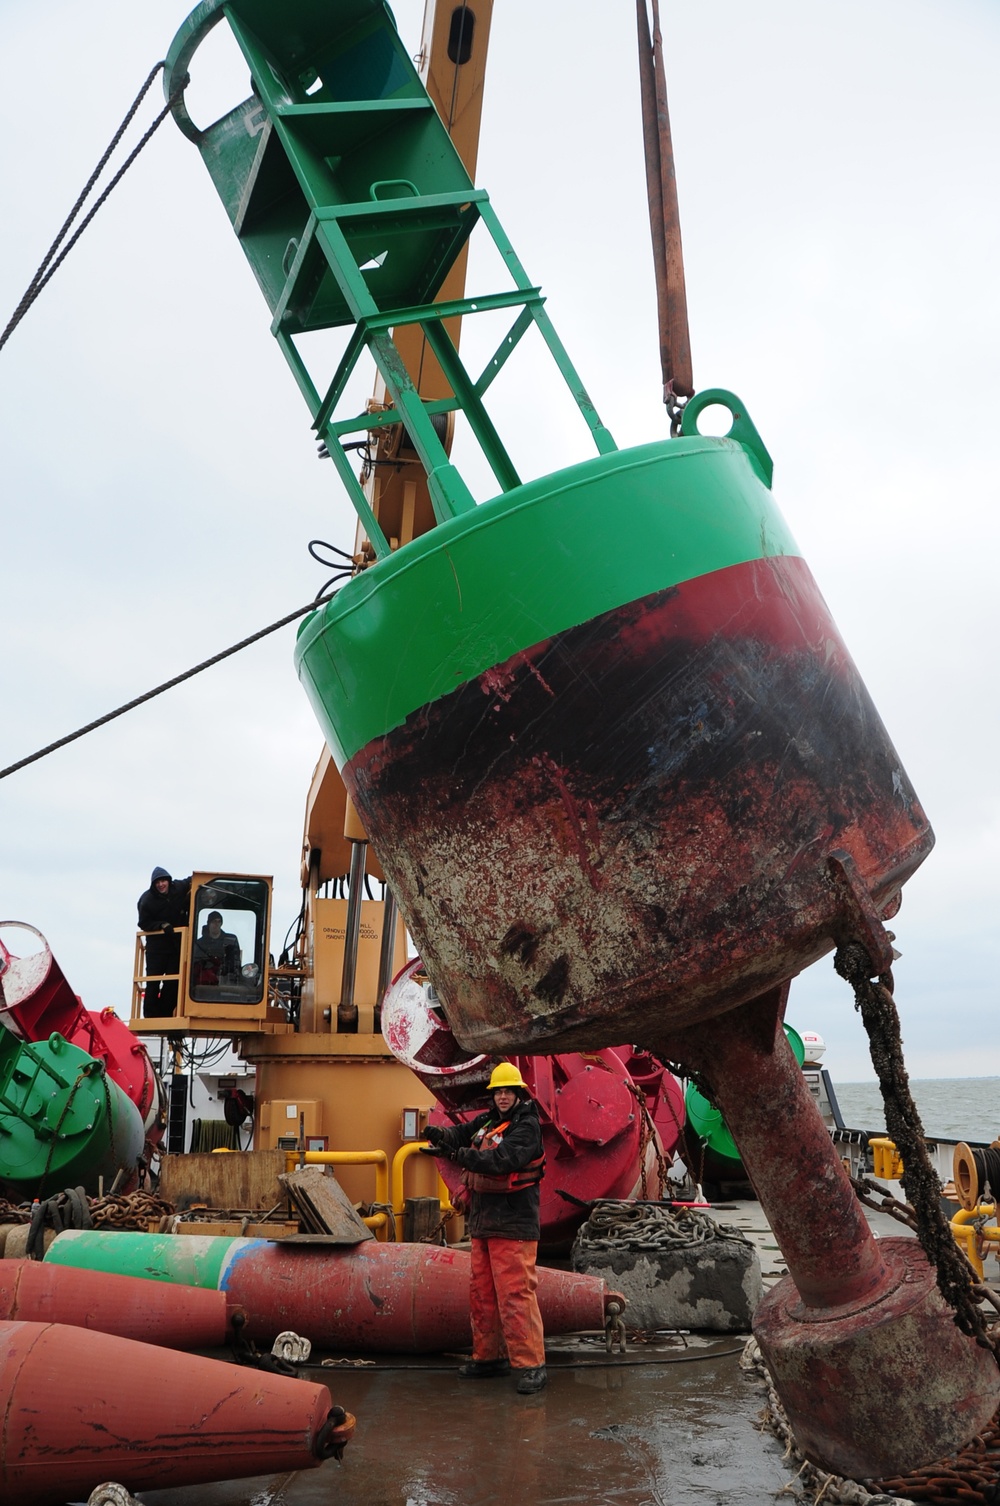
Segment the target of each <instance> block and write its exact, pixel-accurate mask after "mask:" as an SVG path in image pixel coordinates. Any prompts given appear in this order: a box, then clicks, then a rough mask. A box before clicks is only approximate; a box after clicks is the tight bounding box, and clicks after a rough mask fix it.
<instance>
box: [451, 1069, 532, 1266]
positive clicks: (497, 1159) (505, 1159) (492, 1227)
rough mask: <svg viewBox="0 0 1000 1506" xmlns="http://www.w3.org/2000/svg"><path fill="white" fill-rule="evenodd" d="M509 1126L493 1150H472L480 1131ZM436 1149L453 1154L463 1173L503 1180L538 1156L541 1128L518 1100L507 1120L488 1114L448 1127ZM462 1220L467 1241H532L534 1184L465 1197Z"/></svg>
mask: <svg viewBox="0 0 1000 1506" xmlns="http://www.w3.org/2000/svg"><path fill="white" fill-rule="evenodd" d="M507 1120H509V1121H510V1129H508V1130H507V1131H506V1133H505V1134H504V1137H503V1139H502V1140H501V1142H500V1144H499V1145H498V1146H497V1147H496V1149H495V1150H473V1148H472V1141H473V1139H474V1137H475V1136H476V1135H477V1134H478V1133H479V1131H480V1130H481V1129H483V1128H484V1127H487V1128H489V1127H491V1126H493V1125H497V1124H503V1123H504V1122H505V1121H507ZM439 1143H440V1144H443V1145H447V1146H449V1147H450V1149H452V1150H454V1151H456V1152H457V1154H456V1157H455V1159H456V1161H457V1163H458V1165H459V1166H461V1167H462V1168H463V1169H464V1170H466V1171H478V1172H480V1173H481V1174H482V1175H483V1176H488V1177H503V1176H507V1175H508V1174H509V1173H510V1172H512V1171H521V1170H522V1169H523V1168H524V1167H525V1166H527V1165H529V1163H530V1162H532V1161H536V1160H537V1159H538V1157H539V1156H540V1155H541V1154H542V1126H541V1123H540V1121H539V1118H538V1109H537V1108H536V1107H535V1103H534V1100H533V1099H531V1098H522V1099H519V1100H518V1102H517V1103H515V1105H514V1107H513V1108H512V1109H511V1110H510V1112H509V1113H508V1114H499V1113H497V1110H496V1109H495V1108H491V1109H488V1110H487V1112H486V1113H485V1114H480V1115H479V1116H478V1118H476V1119H470V1120H469V1122H468V1124H453V1125H450V1126H449V1127H448V1128H447V1129H445V1130H443V1131H442V1132H441V1139H440V1142H439ZM469 1200H470V1206H469V1215H468V1218H467V1220H466V1223H467V1226H468V1230H469V1234H470V1235H471V1236H472V1238H473V1239H528V1240H537V1239H538V1232H539V1208H540V1206H541V1193H540V1190H539V1184H538V1183H537V1182H536V1183H535V1185H534V1186H533V1187H523V1188H522V1189H521V1190H520V1191H519V1192H470V1193H469Z"/></svg>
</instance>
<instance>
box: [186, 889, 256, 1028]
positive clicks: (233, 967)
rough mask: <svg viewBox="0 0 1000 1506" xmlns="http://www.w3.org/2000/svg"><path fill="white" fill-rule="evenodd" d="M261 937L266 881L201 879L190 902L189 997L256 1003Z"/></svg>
mask: <svg viewBox="0 0 1000 1506" xmlns="http://www.w3.org/2000/svg"><path fill="white" fill-rule="evenodd" d="M266 937H267V885H266V884H265V883H262V882H261V881H260V880H259V879H227V878H219V879H214V880H213V881H212V882H211V883H208V884H201V885H200V886H199V887H198V889H197V890H196V892H195V894H194V895H193V897H192V903H191V981H190V989H189V992H190V996H191V998H192V999H197V1000H198V1001H199V1002H200V1003H204V1004H228V1003H232V1004H259V1003H260V1001H261V999H262V998H263V993H264V948H265V944H266Z"/></svg>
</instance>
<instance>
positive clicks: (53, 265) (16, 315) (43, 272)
mask: <svg viewBox="0 0 1000 1506" xmlns="http://www.w3.org/2000/svg"><path fill="white" fill-rule="evenodd" d="M165 67H166V63H164V62H160V63H157V64H156V67H155V68H153V69H151V71H150V73H149V76H148V78H147V79H146V82H145V83H144V84H143V86H142V88H141V89H140V90H139V93H138V94H137V95H136V97H135V99H134V100H133V101H132V106H131V108H130V109H129V112H128V114H127V115H126V116H125V119H124V120H123V121H122V123H121V125H120V126H119V127H118V129H117V131H116V132H115V134H114V136H113V137H112V138H111V141H110V143H109V145H108V147H107V149H106V151H105V153H104V155H103V157H102V158H101V160H100V162H98V164H97V166H96V167H95V168H94V171H93V172H92V173H91V175H90V177H89V178H88V179H87V182H86V184H85V185H84V188H83V190H82V192H81V193H80V196H79V198H78V199H77V201H76V203H75V204H74V205H73V208H72V209H71V210H70V212H69V214H68V215H67V216H66V219H65V220H64V222H63V225H62V227H61V229H60V231H59V234H58V235H57V236H56V238H55V240H54V241H53V242H52V244H51V246H50V247H49V249H48V251H46V253H45V255H44V257H43V258H42V261H41V264H40V265H39V267H38V270H37V271H36V273H35V275H34V277H33V278H32V279H31V281H30V282H29V283H28V286H27V288H26V289H25V291H24V294H23V295H22V297H21V301H20V303H19V304H18V305H17V308H16V309H15V310H14V312H13V314H12V315H11V317H10V319H9V320H8V323H7V327H6V329H5V330H4V332H3V334H2V335H0V350H2V349H3V347H4V346H5V345H6V343H7V341H8V340H9V339H10V337H11V335H12V334H13V333H14V331H15V329H16V328H17V326H18V325H19V324H20V322H21V320H22V319H23V318H24V316H25V314H26V313H27V312H28V310H29V309H30V307H31V305H32V304H33V303H34V301H35V299H36V298H37V297H38V295H39V293H40V292H41V291H42V289H43V288H44V287H46V286H47V285H48V283H49V281H50V279H51V278H52V276H53V274H54V273H55V271H56V269H57V268H58V267H60V266H61V265H62V263H63V262H64V261H65V260H66V257H67V256H68V255H69V253H70V251H72V249H73V247H74V246H75V245H76V243H77V241H78V240H79V239H80V237H81V235H82V234H83V232H84V231H85V230H86V228H87V226H88V225H89V224H90V222H91V220H92V219H93V218H94V215H95V214H96V213H97V211H98V210H99V209H100V207H101V205H102V204H103V203H104V201H105V200H106V199H107V198H108V196H109V194H110V193H111V191H112V189H114V188H117V186H118V184H119V183H120V182H121V180H122V178H123V177H124V176H125V174H126V172H127V171H128V169H129V168H130V167H131V166H132V163H133V162H134V161H135V159H136V158H137V157H138V155H139V153H140V152H141V151H142V149H143V147H144V146H146V144H147V142H148V141H149V140H150V138H151V137H152V136H153V134H154V133H155V132H156V131H157V130H159V128H160V126H161V125H162V124H163V122H164V121H165V120H166V118H167V116H168V115H169V114H170V111H171V109H172V107H173V105H174V104H175V103H176V101H177V100H178V99H180V97H181V95H182V94H183V92H184V90H185V88H186V87H187V84H188V78H187V75H185V77H184V78H183V79H182V80H181V81H180V83H179V84H178V86H177V88H176V89H175V90H174V92H173V94H171V96H170V98H169V99H168V100H167V103H166V104H165V105H164V107H163V109H162V110H161V111H160V113H159V115H157V117H156V119H155V120H154V121H153V124H152V125H151V126H150V127H149V129H148V130H147V132H146V134H145V135H144V136H143V138H142V140H141V141H140V142H139V145H138V146H137V147H135V149H134V150H133V151H132V152H130V153H129V155H128V157H127V158H126V159H125V161H124V162H123V164H122V166H121V167H120V168H119V169H118V171H117V172H116V173H115V175H114V177H113V178H112V179H111V182H110V183H109V184H108V186H107V188H105V189H104V191H103V192H102V193H101V195H100V197H99V198H98V199H97V200H96V202H95V203H94V205H93V207H92V208H91V209H90V210H89V211H88V213H87V214H86V216H85V217H84V219H83V220H82V221H81V222H80V224H79V225H78V226H77V228H76V230H75V231H74V233H73V235H72V236H71V237H70V239H69V240H68V241H67V242H66V245H65V246H63V248H62V250H61V251H59V247H60V246H61V245H62V242H63V240H64V238H65V236H66V234H67V233H68V231H69V228H70V226H71V225H72V223H73V221H74V220H75V219H76V217H77V215H78V214H79V213H80V210H81V209H82V208H83V205H84V203H85V201H86V199H87V196H88V195H89V193H90V191H91V189H92V188H93V187H94V184H95V183H96V182H97V180H98V178H99V177H100V176H101V173H102V172H103V171H104V169H105V167H106V166H107V163H108V159H109V158H110V156H111V154H112V152H113V151H114V149H115V147H116V146H117V145H118V143H119V141H121V139H122V137H123V136H124V134H125V132H126V131H127V130H128V128H129V126H130V124H131V123H132V119H133V117H134V116H135V112H136V111H137V110H138V108H139V106H140V105H141V104H142V101H143V100H144V99H145V97H146V95H147V94H148V92H149V90H150V88H151V87H152V84H153V81H154V79H155V78H156V76H157V74H158V73H160V72H161V71H162V70H163V69H164V68H165ZM57 251H59V254H58V256H56V252H57ZM53 257H54V258H55V260H53Z"/></svg>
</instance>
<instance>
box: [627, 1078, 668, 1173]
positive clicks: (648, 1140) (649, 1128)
mask: <svg viewBox="0 0 1000 1506" xmlns="http://www.w3.org/2000/svg"><path fill="white" fill-rule="evenodd" d="M626 1087H627V1088H628V1090H629V1092H630V1093H631V1094H632V1095H633V1097H634V1098H635V1101H636V1103H637V1104H638V1106H639V1115H640V1123H641V1129H640V1132H639V1178H640V1184H641V1187H642V1196H643V1201H645V1200H646V1199H648V1197H649V1191H648V1188H647V1182H648V1174H647V1172H646V1151H647V1150H648V1149H649V1147H650V1145H652V1147H653V1154H654V1155H655V1156H656V1181H657V1193H656V1195H657V1197H658V1198H659V1199H660V1201H661V1202H662V1200H663V1195H664V1193H665V1191H666V1186H667V1175H668V1167H667V1163H666V1160H665V1158H664V1155H663V1145H662V1142H661V1140H660V1136H659V1134H658V1133H657V1129H656V1125H655V1124H654V1122H653V1116H652V1114H651V1113H650V1112H649V1104H648V1103H647V1102H646V1095H645V1093H644V1092H643V1090H642V1088H640V1086H639V1084H638V1083H637V1082H632V1081H631V1079H629V1080H628V1081H627V1082H626Z"/></svg>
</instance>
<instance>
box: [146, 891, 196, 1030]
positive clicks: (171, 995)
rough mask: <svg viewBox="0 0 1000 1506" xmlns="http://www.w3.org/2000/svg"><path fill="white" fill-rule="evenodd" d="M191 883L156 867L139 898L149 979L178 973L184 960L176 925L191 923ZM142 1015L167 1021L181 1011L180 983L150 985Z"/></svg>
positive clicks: (153, 983) (147, 986)
mask: <svg viewBox="0 0 1000 1506" xmlns="http://www.w3.org/2000/svg"><path fill="white" fill-rule="evenodd" d="M190 894H191V880H190V879H189V878H187V879H177V880H174V879H172V878H171V877H170V874H169V873H168V872H167V870H166V869H165V868H154V869H153V872H152V875H151V876H150V880H149V888H148V889H147V890H146V891H145V893H144V894H141V895H140V896H139V904H138V910H139V930H140V931H152V932H153V933H154V934H153V935H151V936H147V937H146V976H147V978H149V977H151V976H152V975H154V974H157V973H176V971H177V969H178V967H179V966H180V960H181V939H180V937H179V936H177V935H175V934H174V927H175V926H183V925H186V924H187V918H188V903H189V898H190ZM142 1012H143V1015H144V1016H145V1018H146V1019H148V1020H151V1019H166V1018H168V1016H170V1015H172V1014H176V1012H177V984H176V983H156V982H148V983H147V984H146V989H145V993H144V995H143V1006H142Z"/></svg>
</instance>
